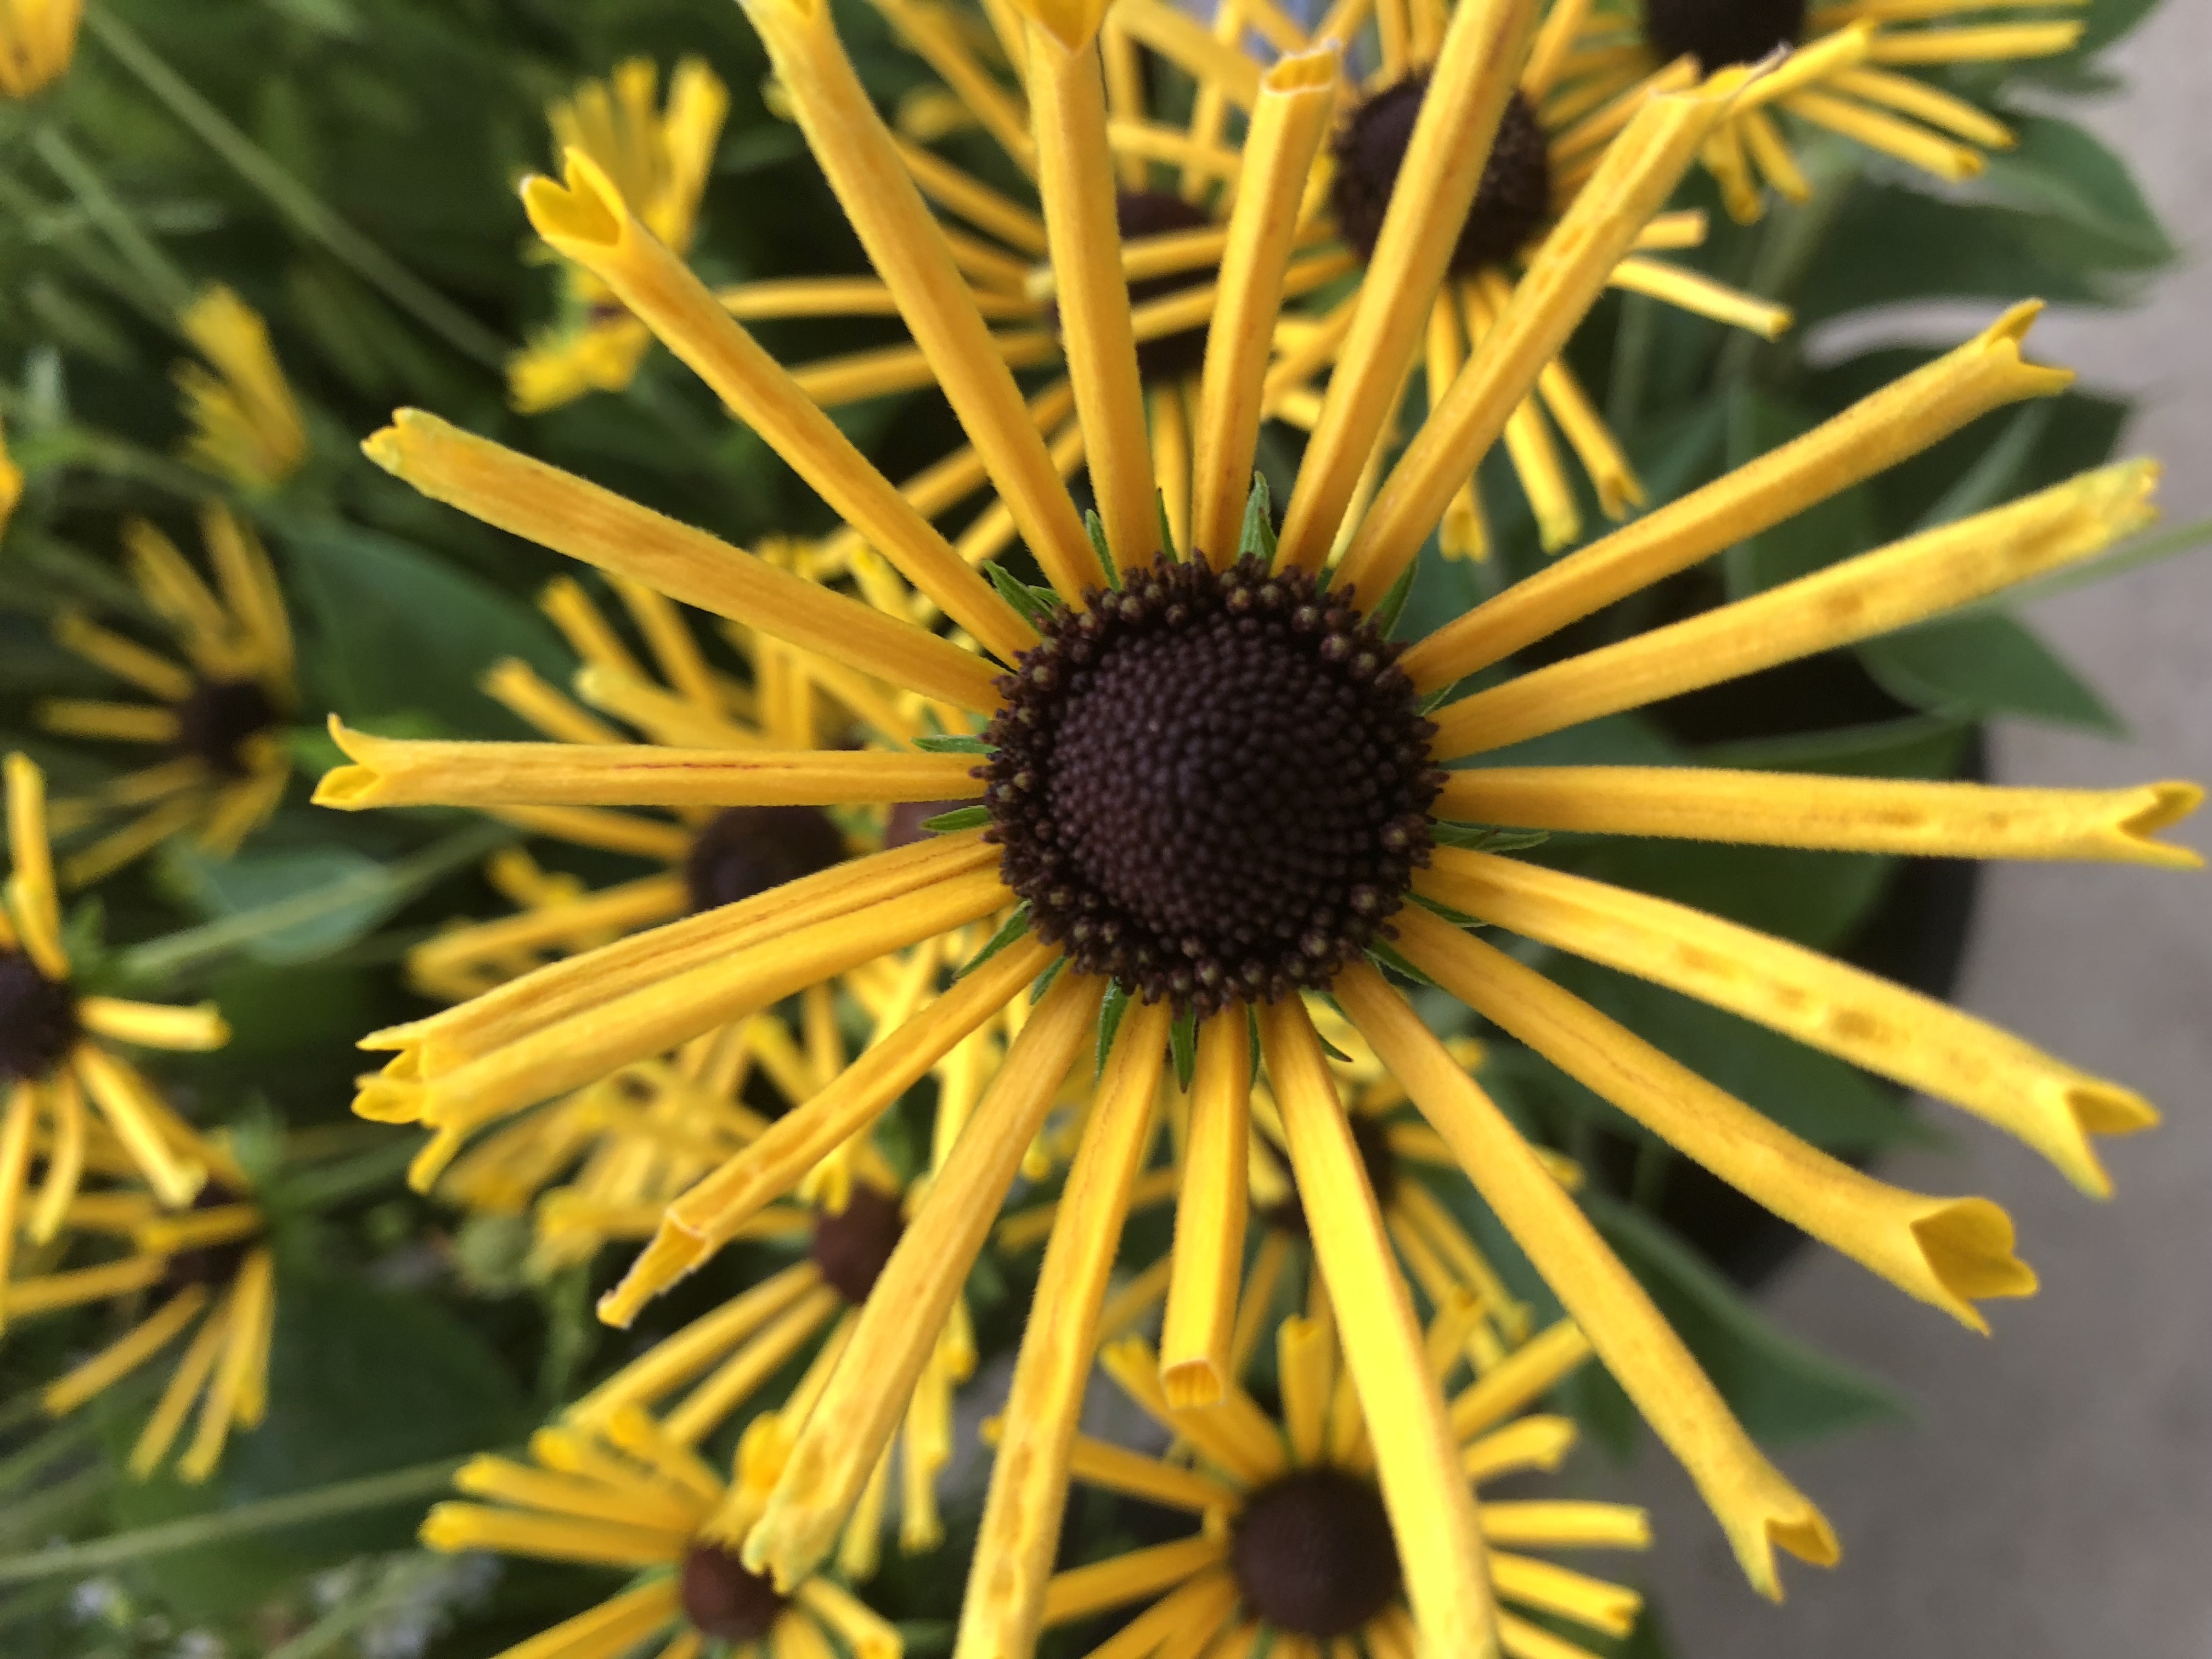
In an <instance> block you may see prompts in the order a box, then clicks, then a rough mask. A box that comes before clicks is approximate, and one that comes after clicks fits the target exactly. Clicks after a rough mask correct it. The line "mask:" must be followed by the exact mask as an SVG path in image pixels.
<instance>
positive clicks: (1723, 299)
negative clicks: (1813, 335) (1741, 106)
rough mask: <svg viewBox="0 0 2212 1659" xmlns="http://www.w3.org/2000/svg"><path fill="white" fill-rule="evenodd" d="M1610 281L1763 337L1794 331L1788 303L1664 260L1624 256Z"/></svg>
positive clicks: (1629, 291)
mask: <svg viewBox="0 0 2212 1659" xmlns="http://www.w3.org/2000/svg"><path fill="white" fill-rule="evenodd" d="M1755 114H1756V112H1754V115H1755ZM1606 284H1607V287H1609V288H1617V289H1623V290H1624V291H1626V292H1627V293H1630V294H1648V295H1650V296H1651V297H1652V298H1653V299H1655V300H1664V301H1666V302H1667V303H1668V305H1671V306H1674V307H1679V308H1680V309H1681V310H1684V311H1690V312H1695V313H1697V314H1698V315H1699V316H1700V317H1710V318H1711V319H1713V320H1714V321H1715V322H1718V323H1726V324H1728V325H1729V326H1730V327H1731V328H1741V329H1748V330H1749V331H1751V332H1752V333H1753V334H1756V335H1758V336H1759V337H1760V338H1761V339H1763V340H1778V339H1780V338H1781V337H1783V336H1784V334H1785V333H1787V332H1789V330H1790V320H1791V313H1790V307H1788V306H1778V305H1776V304H1775V303H1774V302H1773V301H1771V300H1761V299H1759V298H1756V297H1755V296H1753V295H1749V294H1746V293H1744V292H1743V291H1742V290H1741V289H1734V288H1730V287H1729V286H1728V285H1727V284H1726V283H1717V282H1715V281H1714V280H1713V279H1712V278H1711V277H1710V276H1705V275H1704V274H1703V273H1702V272H1699V271H1695V270H1684V269H1683V268H1682V267H1681V266H1680V265H1670V264H1667V263H1666V262H1665V261H1664V260H1660V259H1634V258H1632V259H1623V260H1622V261H1621V262H1620V264H1617V265H1615V266H1614V267H1613V274H1612V275H1611V276H1608V277H1607V278H1606Z"/></svg>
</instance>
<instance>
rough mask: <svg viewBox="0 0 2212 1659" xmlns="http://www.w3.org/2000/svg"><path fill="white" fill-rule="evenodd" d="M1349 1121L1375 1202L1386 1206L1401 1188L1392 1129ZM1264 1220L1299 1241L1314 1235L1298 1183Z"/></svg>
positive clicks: (1360, 1119)
mask: <svg viewBox="0 0 2212 1659" xmlns="http://www.w3.org/2000/svg"><path fill="white" fill-rule="evenodd" d="M1346 1121H1347V1122H1348V1123H1349V1124H1350V1125H1351V1128H1352V1145H1353V1146H1356V1147H1358V1149H1359V1162H1360V1165H1361V1167H1362V1168H1363V1169H1364V1170H1366V1171H1367V1185H1368V1186H1369V1188H1371V1189H1372V1190H1373V1192H1374V1194H1375V1201H1376V1203H1377V1204H1384V1205H1387V1204H1389V1201H1390V1194H1392V1193H1393V1192H1395V1190H1396V1189H1397V1186H1398V1154H1397V1153H1396V1152H1393V1151H1392V1150H1391V1149H1390V1131H1389V1127H1388V1126H1387V1125H1384V1124H1381V1123H1377V1122H1376V1121H1375V1120H1374V1119H1373V1118H1371V1117H1368V1116H1365V1115H1361V1114H1358V1113H1352V1114H1347V1115H1346ZM1262 1218H1263V1219H1264V1220H1265V1221H1266V1222H1267V1225H1269V1226H1270V1227H1273V1228H1274V1229H1275V1230H1276V1231H1279V1232H1285V1233H1289V1234H1291V1236H1292V1237H1297V1238H1310V1237H1312V1236H1313V1235H1312V1230H1311V1229H1310V1227H1308V1226H1307V1225H1306V1206H1305V1204H1304V1200H1301V1199H1300V1198H1299V1197H1298V1189H1297V1185H1296V1183H1295V1182H1293V1183H1292V1185H1291V1189H1290V1191H1289V1192H1288V1193H1286V1194H1284V1196H1283V1197H1282V1198H1281V1199H1279V1200H1277V1201H1276V1202H1275V1203H1273V1204H1271V1205H1269V1206H1267V1210H1266V1211H1265V1212H1263V1217H1262Z"/></svg>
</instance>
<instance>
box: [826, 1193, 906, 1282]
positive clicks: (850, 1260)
mask: <svg viewBox="0 0 2212 1659" xmlns="http://www.w3.org/2000/svg"><path fill="white" fill-rule="evenodd" d="M905 1232H906V1218H905V1217H904V1216H903V1215H902V1214H901V1213H900V1211H899V1201H898V1200H896V1198H894V1197H892V1196H891V1195H890V1194H889V1193H885V1192H881V1191H878V1189H877V1188H873V1187H871V1186H870V1185H869V1184H868V1183H867V1182H865V1181H856V1182H854V1183H853V1192H852V1196H851V1197H849V1198H848V1199H847V1200H845V1207H844V1208H843V1209H842V1210H839V1211H837V1212H835V1213H832V1212H829V1211H828V1210H824V1211H823V1212H822V1213H821V1214H820V1215H819V1216H817V1217H816V1218H815V1222H814V1265H815V1266H816V1267H818V1268H820V1269H821V1270H822V1277H823V1279H824V1280H826V1281H827V1282H828V1284H829V1288H830V1289H832V1290H834V1291H836V1292H837V1294H838V1295H840V1296H842V1297H844V1298H845V1300H846V1301H848V1302H849V1303H851V1304H853V1305H854V1307H858V1306H860V1304H861V1303H863V1302H866V1300H867V1299H868V1292H869V1291H872V1290H874V1289H875V1288H876V1280H877V1279H880V1278H882V1277H883V1272H884V1264H885V1263H887V1262H889V1261H890V1259H891V1252H892V1251H893V1250H895V1249H898V1242H899V1240H900V1238H901V1237H902V1236H904V1234H905Z"/></svg>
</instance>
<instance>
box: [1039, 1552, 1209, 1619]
mask: <svg viewBox="0 0 2212 1659" xmlns="http://www.w3.org/2000/svg"><path fill="white" fill-rule="evenodd" d="M1228 1553H1229V1542H1228V1541H1227V1540H1226V1539H1224V1538H1209V1537H1207V1536H1206V1535H1205V1534H1203V1533H1201V1534H1199V1535H1198V1536H1197V1537H1195V1538H1178V1539H1176V1541H1174V1542H1173V1543H1169V1544H1155V1545H1153V1546H1152V1547H1151V1548H1150V1549H1141V1550H1131V1551H1130V1552H1129V1553H1127V1554H1126V1555H1115V1556H1109V1558H1108V1559H1105V1560H1103V1561H1094V1562H1092V1563H1091V1565H1088V1566H1082V1567H1070V1568H1069V1569H1068V1570H1067V1571H1065V1572H1061V1573H1055V1574H1054V1576H1053V1580H1052V1583H1051V1586H1050V1587H1049V1588H1048V1590H1047V1591H1046V1593H1045V1603H1044V1618H1045V1623H1046V1624H1048V1625H1064V1624H1066V1623H1067V1622H1068V1621H1070V1620H1075V1619H1084V1618H1087V1617H1089V1616H1090V1615H1091V1614H1092V1613H1103V1612H1105V1611H1106V1609H1107V1608H1109V1607H1127V1605H1128V1604H1129V1603H1130V1602H1132V1601H1139V1600H1142V1599H1143V1598H1144V1597H1146V1596H1147V1595H1158V1594H1160V1592H1161V1591H1163V1590H1166V1589H1173V1588H1175V1587H1176V1586H1177V1585H1181V1584H1183V1583H1185V1581H1187V1580H1190V1579H1194V1578H1196V1577H1198V1576H1199V1575H1200V1574H1201V1573H1203V1572H1204V1571H1206V1568H1208V1567H1210V1566H1212V1565H1213V1564H1214V1563H1215V1562H1217V1561H1218V1560H1220V1559H1222V1558H1223V1557H1224V1556H1225V1555H1226V1554H1228ZM1167 1633H1168V1632H1167V1631H1166V1630H1164V1629H1163V1630H1160V1631H1159V1634H1160V1635H1161V1636H1165V1635H1166V1634H1167Z"/></svg>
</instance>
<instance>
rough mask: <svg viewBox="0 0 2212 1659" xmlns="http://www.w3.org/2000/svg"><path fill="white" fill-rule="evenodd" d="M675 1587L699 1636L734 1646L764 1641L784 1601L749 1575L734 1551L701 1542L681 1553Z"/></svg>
mask: <svg viewBox="0 0 2212 1659" xmlns="http://www.w3.org/2000/svg"><path fill="white" fill-rule="evenodd" d="M677 1582H678V1586H679V1589H680V1592H681V1594H682V1595H683V1598H684V1617H685V1618H686V1619H689V1620H690V1621H691V1623H692V1625H693V1626H695V1627H696V1629H697V1630H698V1632H699V1633H700V1634H701V1635H702V1636H709V1637H712V1638H714V1639H715V1640H717V1641H720V1642H729V1643H733V1644H738V1645H739V1646H743V1645H744V1644H746V1643H749V1642H757V1641H759V1640H760V1639H761V1638H763V1637H764V1636H766V1635H767V1634H768V1633H769V1631H770V1630H771V1629H773V1628H774V1627H775V1621H776V1620H778V1619H779V1618H781V1616H782V1613H783V1609H784V1607H785V1605H786V1602H787V1599H788V1598H787V1597H785V1596H782V1595H778V1594H777V1593H776V1589H775V1584H774V1583H773V1582H771V1581H770V1580H769V1578H768V1577H766V1576H765V1575H764V1574H762V1573H757V1572H748V1571H746V1570H745V1564H744V1562H743V1561H740V1560H739V1559H738V1557H737V1555H736V1553H734V1552H732V1551H730V1550H726V1549H724V1548H722V1547H720V1545H717V1544H710V1543H707V1542H704V1541H702V1542H699V1543H695V1544H694V1545H692V1546H691V1547H690V1549H689V1550H687V1551H686V1552H685V1553H684V1565H683V1567H682V1568H681V1569H680V1571H679V1573H678V1580H677Z"/></svg>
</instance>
